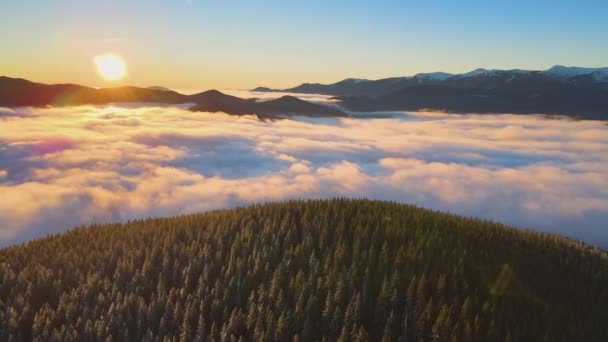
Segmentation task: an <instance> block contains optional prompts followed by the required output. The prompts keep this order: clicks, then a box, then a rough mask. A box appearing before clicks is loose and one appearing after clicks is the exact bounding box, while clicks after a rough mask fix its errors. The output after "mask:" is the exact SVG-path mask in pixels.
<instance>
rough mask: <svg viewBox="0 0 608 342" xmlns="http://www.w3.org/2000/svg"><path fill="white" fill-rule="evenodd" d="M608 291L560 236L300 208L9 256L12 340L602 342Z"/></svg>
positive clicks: (79, 234) (3, 285)
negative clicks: (575, 341) (576, 341)
mask: <svg viewBox="0 0 608 342" xmlns="http://www.w3.org/2000/svg"><path fill="white" fill-rule="evenodd" d="M607 283H608V257H607V255H606V253H604V252H602V251H600V250H597V249H595V248H591V247H589V246H586V245H584V244H582V243H577V242H574V241H571V240H568V239H565V238H562V237H559V236H555V235H544V234H538V233H531V232H524V231H519V230H514V229H510V228H507V227H504V226H502V225H499V224H494V223H490V222H484V221H479V220H475V219H468V218H463V217H460V216H455V215H449V214H442V213H437V212H433V211H429V210H424V209H419V208H416V207H413V206H406V205H399V204H394V203H387V202H377V201H367V200H331V201H307V202H300V201H297V202H287V203H282V204H269V205H262V206H253V207H249V208H245V209H235V210H227V211H218V212H210V213H204V214H193V215H185V216H177V217H173V218H158V219H148V220H138V221H133V222H129V223H126V224H112V225H99V226H93V227H89V228H80V229H75V230H72V231H69V232H67V233H64V234H62V235H57V236H51V237H48V238H45V239H41V240H37V241H32V242H30V243H27V244H24V245H21V246H16V247H11V248H6V249H3V250H0V315H2V317H3V318H2V319H1V320H0V340H2V341H17V340H26V341H27V340H31V339H32V338H34V339H36V340H39V341H50V340H58V341H77V340H100V341H106V340H147V341H152V340H163V338H165V339H164V340H167V339H166V338H168V340H171V341H178V340H179V341H206V340H209V339H211V340H218V341H219V340H222V341H228V340H232V341H237V340H244V341H249V340H258V341H270V340H276V341H285V340H291V339H294V340H295V339H296V338H297V339H299V340H303V341H310V340H340V341H380V340H386V341H388V340H399V341H431V340H433V341H543V340H544V341H574V340H578V341H605V340H607V339H608V327H607V326H606V325H605V322H606V320H607V319H608V311H607V310H606V303H608V290H607V289H606V284H607Z"/></svg>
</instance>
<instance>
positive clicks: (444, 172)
mask: <svg viewBox="0 0 608 342" xmlns="http://www.w3.org/2000/svg"><path fill="white" fill-rule="evenodd" d="M0 128H1V129H0V245H9V244H13V243H18V242H23V241H27V240H29V239H32V238H37V237H42V236H45V235H46V234H49V233H57V232H61V231H64V230H66V229H69V228H71V227H74V226H77V225H84V224H90V223H103V222H115V221H126V220H129V219H135V218H142V217H149V216H163V215H174V214H180V213H190V212H196V211H204V210H209V209H217V208H229V207H234V206H240V205H246V204H249V203H254V202H265V201H276V200H283V199H292V198H319V197H323V198H328V197H336V196H347V197H367V198H374V199H383V200H394V201H399V202H404V203H413V204H417V205H420V206H423V207H427V208H432V209H439V210H444V211H450V212H453V213H458V214H464V215H468V216H476V217H480V218H485V219H492V220H496V221H499V222H503V223H507V224H511V225H515V226H517V227H521V228H530V229H535V230H540V231H547V232H557V233H562V234H565V235H568V236H571V237H574V238H577V239H581V240H584V241H587V242H589V243H592V244H595V245H597V246H600V247H603V248H607V247H608V126H607V125H606V123H605V122H599V121H573V120H570V119H565V118H545V117H542V116H518V115H450V114H441V113H376V114H374V115H364V116H362V117H361V118H348V119H310V118H296V119H294V120H275V121H261V120H258V119H257V118H255V117H253V116H242V117H237V116H230V115H225V114H219V113H218V114H210V113H200V112H190V111H188V110H187V109H186V107H185V106H146V105H143V104H140V105H120V106H79V107H69V108H68V107H66V108H17V109H8V108H2V109H0Z"/></svg>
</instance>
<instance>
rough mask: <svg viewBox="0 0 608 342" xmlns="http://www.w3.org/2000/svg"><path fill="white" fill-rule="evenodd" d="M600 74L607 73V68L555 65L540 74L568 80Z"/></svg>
mask: <svg viewBox="0 0 608 342" xmlns="http://www.w3.org/2000/svg"><path fill="white" fill-rule="evenodd" d="M598 71H599V72H600V74H601V73H602V72H603V73H607V72H608V68H581V67H566V66H563V65H555V66H553V67H551V68H549V69H547V70H545V71H543V72H542V73H543V74H545V75H550V76H554V77H565V78H570V77H574V76H581V75H588V74H592V73H595V72H598Z"/></svg>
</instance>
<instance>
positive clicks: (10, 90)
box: [0, 76, 187, 107]
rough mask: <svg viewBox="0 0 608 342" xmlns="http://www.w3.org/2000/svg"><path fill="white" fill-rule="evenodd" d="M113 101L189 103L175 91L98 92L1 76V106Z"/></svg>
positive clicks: (128, 89)
mask: <svg viewBox="0 0 608 342" xmlns="http://www.w3.org/2000/svg"><path fill="white" fill-rule="evenodd" d="M110 102H155V103H180V102H187V96H185V95H182V94H179V93H177V92H174V91H167V90H159V89H149V88H138V87H116V88H102V89H95V88H90V87H85V86H81V85H77V84H52V85H49V84H42V83H34V82H30V81H27V80H24V79H17V78H10V77H4V76H1V77H0V106H11V107H15V106H47V105H53V106H67V105H82V104H104V103H110Z"/></svg>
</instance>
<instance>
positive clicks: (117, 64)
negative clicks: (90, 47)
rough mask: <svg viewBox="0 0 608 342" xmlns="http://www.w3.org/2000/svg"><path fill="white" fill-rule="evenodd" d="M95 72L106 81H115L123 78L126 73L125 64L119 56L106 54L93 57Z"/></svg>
mask: <svg viewBox="0 0 608 342" xmlns="http://www.w3.org/2000/svg"><path fill="white" fill-rule="evenodd" d="M93 61H94V62H95V66H96V67H97V72H98V73H99V75H101V77H102V78H104V79H106V80H108V81H115V80H119V79H121V78H123V77H124V76H125V74H126V72H127V67H126V64H125V62H124V61H123V60H122V58H120V57H119V56H116V55H112V54H107V55H101V56H95V58H94V59H93Z"/></svg>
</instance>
